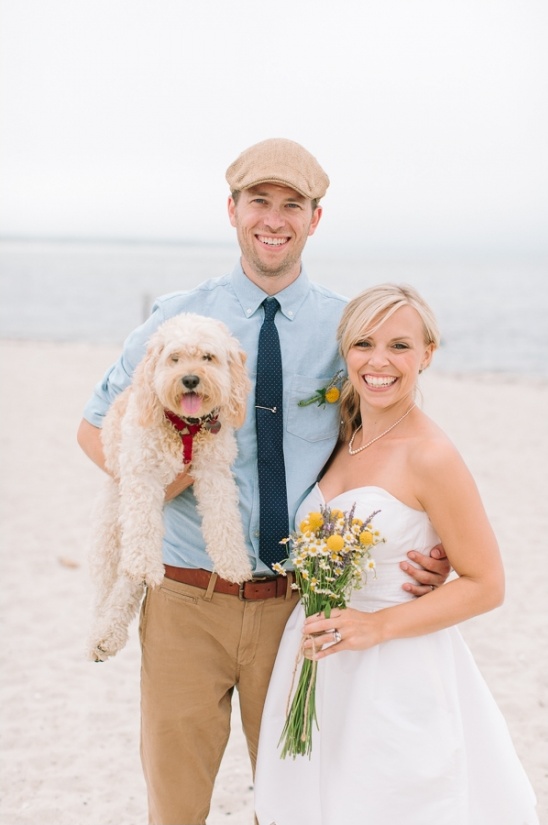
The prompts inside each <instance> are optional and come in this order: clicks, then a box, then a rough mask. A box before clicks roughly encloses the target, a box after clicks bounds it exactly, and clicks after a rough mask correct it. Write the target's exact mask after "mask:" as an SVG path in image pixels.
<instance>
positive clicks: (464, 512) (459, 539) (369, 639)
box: [303, 440, 504, 659]
mask: <svg viewBox="0 0 548 825" xmlns="http://www.w3.org/2000/svg"><path fill="white" fill-rule="evenodd" d="M413 464H414V472H415V469H416V489H417V497H418V499H419V500H420V501H421V503H422V505H423V507H424V509H425V510H426V512H427V513H428V515H429V517H430V520H431V522H432V524H433V526H434V529H435V530H436V532H437V533H438V535H439V536H440V538H441V540H442V543H443V546H444V548H445V551H446V553H447V556H448V559H449V561H450V563H451V565H452V566H453V568H454V569H455V571H456V573H457V574H458V578H457V579H455V580H453V581H450V582H448V583H447V584H446V585H444V587H441V588H437V589H435V590H432V591H431V592H430V593H428V594H427V595H426V596H424V597H423V598H421V599H414V600H413V601H409V602H405V603H403V604H399V605H396V606H394V607H389V608H385V609H383V610H379V611H378V612H376V613H363V612H361V611H358V610H354V609H352V608H348V609H346V610H341V611H338V610H336V609H335V610H333V611H332V613H331V617H330V618H329V619H328V620H326V619H323V618H317V617H310V618H309V619H307V621H306V623H305V625H304V631H303V632H304V633H305V635H309V634H316V633H322V632H326V631H328V630H331V629H332V628H333V627H336V628H337V630H338V631H339V633H340V634H341V637H342V641H341V642H339V643H338V644H336V645H333V646H331V647H329V648H327V649H325V650H323V651H320V652H319V653H317V654H316V655H315V656H314V658H317V659H321V658H323V657H324V656H329V655H331V654H332V653H336V652H339V651H340V650H365V649H366V648H369V647H372V646H373V645H376V644H379V643H380V642H384V641H388V640H391V639H403V638H407V637H410V636H420V635H423V634H425V633H432V632H434V631H436V630H441V629H442V628H445V627H449V626H451V625H454V624H458V623H459V622H462V621H464V620H466V619H469V618H471V617H472V616H476V615H478V614H480V613H484V612H487V611H488V610H492V609H493V608H495V607H497V606H498V605H500V604H501V603H502V600H503V597H504V571H503V567H502V561H501V558H500V553H499V549H498V545H497V541H496V538H495V535H494V533H493V530H492V528H491V525H490V524H489V521H488V519H487V515H486V513H485V509H484V507H483V504H482V502H481V499H480V496H479V492H478V489H477V487H476V484H475V482H474V480H473V478H472V476H471V474H470V471H469V470H468V468H467V467H466V465H465V464H464V461H463V460H462V458H461V456H460V455H459V454H458V452H457V451H456V450H455V448H454V447H453V445H452V444H451V443H450V442H449V441H443V440H440V441H437V442H436V444H435V449H433V450H430V451H428V450H427V451H422V453H421V455H420V456H418V457H417V459H416V461H414V462H413ZM331 638H332V637H331ZM326 641H331V639H329V640H326ZM312 648H313V644H312V640H308V641H307V642H306V643H305V649H306V650H307V651H308V654H309V655H310V653H311V651H312ZM316 648H317V642H316Z"/></svg>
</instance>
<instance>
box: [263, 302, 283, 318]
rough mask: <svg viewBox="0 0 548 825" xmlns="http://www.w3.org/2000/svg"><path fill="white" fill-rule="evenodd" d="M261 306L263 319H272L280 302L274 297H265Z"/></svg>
mask: <svg viewBox="0 0 548 825" xmlns="http://www.w3.org/2000/svg"><path fill="white" fill-rule="evenodd" d="M263 307H264V319H265V321H272V320H273V319H274V316H275V315H276V313H277V312H278V310H279V308H280V303H279V301H277V300H276V298H265V300H264V301H263Z"/></svg>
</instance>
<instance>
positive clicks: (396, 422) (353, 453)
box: [348, 404, 415, 455]
mask: <svg viewBox="0 0 548 825" xmlns="http://www.w3.org/2000/svg"><path fill="white" fill-rule="evenodd" d="M414 407H415V404H411V406H410V407H409V409H408V410H407V412H404V414H403V415H402V417H401V418H398V420H397V421H395V422H394V423H393V424H392V425H391V426H390V427H389V428H388V429H387V430H385V431H384V432H383V433H381V434H380V435H377V436H375V438H372V439H371V441H368V442H367V444H364V445H363V446H362V447H358V449H357V450H353V449H352V445H353V444H354V439H355V438H356V434H357V433H358V432H359V430H361V428H362V425H361V424H360V426H359V427H358V429H357V430H354V432H353V433H352V438H351V439H350V441H349V442H348V452H349V453H350V455H357V453H361V451H362V450H366V449H367V447H370V446H371V445H372V444H374V443H375V441H378V440H379V438H382V437H383V436H384V435H387V434H388V433H389V432H390V430H393V429H394V427H396V426H397V425H398V424H399V423H400V421H403V419H404V418H405V416H406V415H409V413H410V412H411V410H412V409H413V408H414Z"/></svg>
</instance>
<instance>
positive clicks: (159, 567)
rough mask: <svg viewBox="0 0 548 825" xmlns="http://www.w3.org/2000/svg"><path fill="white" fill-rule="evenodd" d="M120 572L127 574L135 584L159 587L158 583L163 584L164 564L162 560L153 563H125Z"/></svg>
mask: <svg viewBox="0 0 548 825" xmlns="http://www.w3.org/2000/svg"><path fill="white" fill-rule="evenodd" d="M120 572H121V573H122V575H123V576H125V577H126V578H127V579H128V580H129V581H130V582H131V583H132V584H133V585H143V584H145V585H147V587H157V585H159V584H161V583H162V581H163V579H164V575H165V570H164V565H163V564H162V562H158V563H155V564H153V565H150V564H149V565H137V566H136V565H135V564H131V565H127V566H126V565H124V564H122V565H121V566H120Z"/></svg>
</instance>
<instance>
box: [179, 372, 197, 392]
mask: <svg viewBox="0 0 548 825" xmlns="http://www.w3.org/2000/svg"><path fill="white" fill-rule="evenodd" d="M181 381H182V382H183V386H185V387H186V388H187V390H193V389H194V388H195V387H197V386H198V384H199V383H200V379H199V378H198V376H197V375H184V376H183V377H182V379H181Z"/></svg>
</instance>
